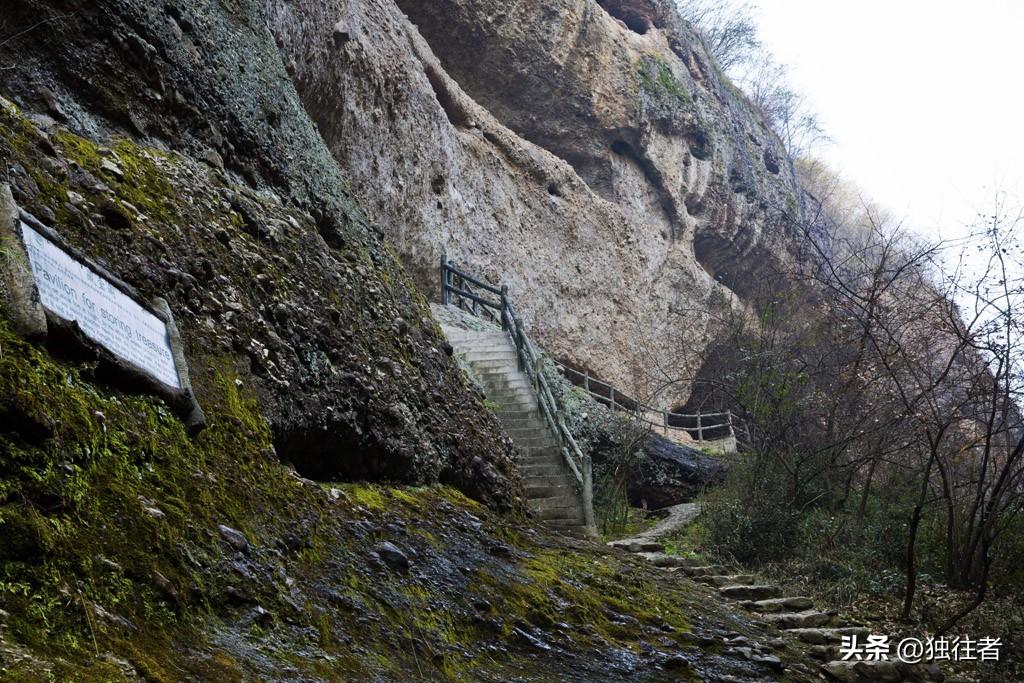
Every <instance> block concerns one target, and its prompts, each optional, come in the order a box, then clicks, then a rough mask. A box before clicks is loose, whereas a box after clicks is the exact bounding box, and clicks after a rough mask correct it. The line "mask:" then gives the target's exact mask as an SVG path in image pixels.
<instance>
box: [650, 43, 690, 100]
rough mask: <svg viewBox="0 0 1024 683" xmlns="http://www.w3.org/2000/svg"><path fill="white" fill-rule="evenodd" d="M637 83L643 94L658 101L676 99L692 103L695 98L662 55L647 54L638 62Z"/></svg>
mask: <svg viewBox="0 0 1024 683" xmlns="http://www.w3.org/2000/svg"><path fill="white" fill-rule="evenodd" d="M636 74H637V85H638V87H639V90H640V92H641V94H646V95H647V96H649V97H651V98H652V99H654V100H656V101H664V100H676V101H677V102H680V103H683V104H687V105H689V104H692V102H693V99H692V98H691V97H690V93H689V92H687V91H686V88H685V87H683V84H682V83H681V82H680V81H679V79H678V78H676V76H675V74H674V73H672V67H671V66H669V64H668V62H666V61H665V60H663V59H662V58H661V57H658V56H655V55H645V56H644V57H643V58H642V59H640V61H639V62H637V64H636Z"/></svg>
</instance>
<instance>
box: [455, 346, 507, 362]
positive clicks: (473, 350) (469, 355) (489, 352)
mask: <svg viewBox="0 0 1024 683" xmlns="http://www.w3.org/2000/svg"><path fill="white" fill-rule="evenodd" d="M460 351H461V349H460ZM517 355H518V353H517V352H516V349H515V347H514V346H512V344H499V343H497V342H488V343H487V344H474V345H472V346H469V347H467V348H466V349H465V353H464V354H463V356H464V357H465V358H466V359H467V360H470V361H473V360H487V359H488V358H490V357H495V358H512V359H515V358H516V357H517Z"/></svg>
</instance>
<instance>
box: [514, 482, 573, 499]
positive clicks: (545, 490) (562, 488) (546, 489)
mask: <svg viewBox="0 0 1024 683" xmlns="http://www.w3.org/2000/svg"><path fill="white" fill-rule="evenodd" d="M525 484H526V486H525V490H526V497H527V498H530V499H536V498H551V497H553V496H572V497H575V496H576V494H577V491H576V487H575V486H573V485H572V484H570V483H569V482H565V483H564V484H554V485H551V484H537V483H535V482H533V481H530V480H529V479H527V480H526V482H525Z"/></svg>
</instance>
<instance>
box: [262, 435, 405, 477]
mask: <svg viewBox="0 0 1024 683" xmlns="http://www.w3.org/2000/svg"><path fill="white" fill-rule="evenodd" d="M274 450H275V451H276V452H277V456H278V458H279V459H280V460H281V462H283V463H286V464H290V465H291V466H292V467H294V468H295V471H296V472H298V473H299V474H300V475H302V476H303V477H305V478H307V479H312V480H313V481H339V482H340V481H393V482H403V481H411V480H412V479H413V476H412V474H413V473H412V467H413V464H412V461H411V459H409V458H405V457H403V456H402V455H401V454H400V453H392V452H389V451H388V449H386V448H384V446H383V445H382V444H380V443H372V439H370V438H366V437H364V438H360V436H359V435H358V434H356V433H355V432H354V431H353V430H352V429H350V428H349V427H347V426H344V425H333V426H330V427H326V428H325V427H313V426H302V427H295V428H290V429H280V430H278V429H275V430H274Z"/></svg>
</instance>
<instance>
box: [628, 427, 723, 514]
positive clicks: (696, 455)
mask: <svg viewBox="0 0 1024 683" xmlns="http://www.w3.org/2000/svg"><path fill="white" fill-rule="evenodd" d="M644 453H645V454H646V455H647V457H646V458H644V459H643V460H642V461H641V464H640V466H639V468H638V469H637V471H636V472H635V474H634V475H633V477H632V479H631V480H630V482H629V484H628V488H627V494H628V496H629V502H630V503H631V504H632V505H635V506H643V505H646V506H647V507H648V508H651V509H655V508H662V507H667V506H669V505H676V504H678V503H685V502H687V501H689V500H692V499H693V497H694V496H695V495H696V494H697V493H698V492H699V491H701V490H702V489H704V488H706V487H708V486H713V485H715V484H718V483H719V482H721V481H722V479H724V478H725V474H726V472H727V471H728V469H729V466H728V463H726V462H725V461H724V460H721V459H719V458H715V457H712V456H710V455H706V454H704V453H702V452H701V451H698V450H697V449H695V448H690V447H689V446H683V445H682V444H677V443H674V442H672V441H669V440H668V439H666V438H665V437H663V436H661V435H660V434H656V433H652V434H650V435H649V436H648V437H647V440H646V442H645V443H644Z"/></svg>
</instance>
